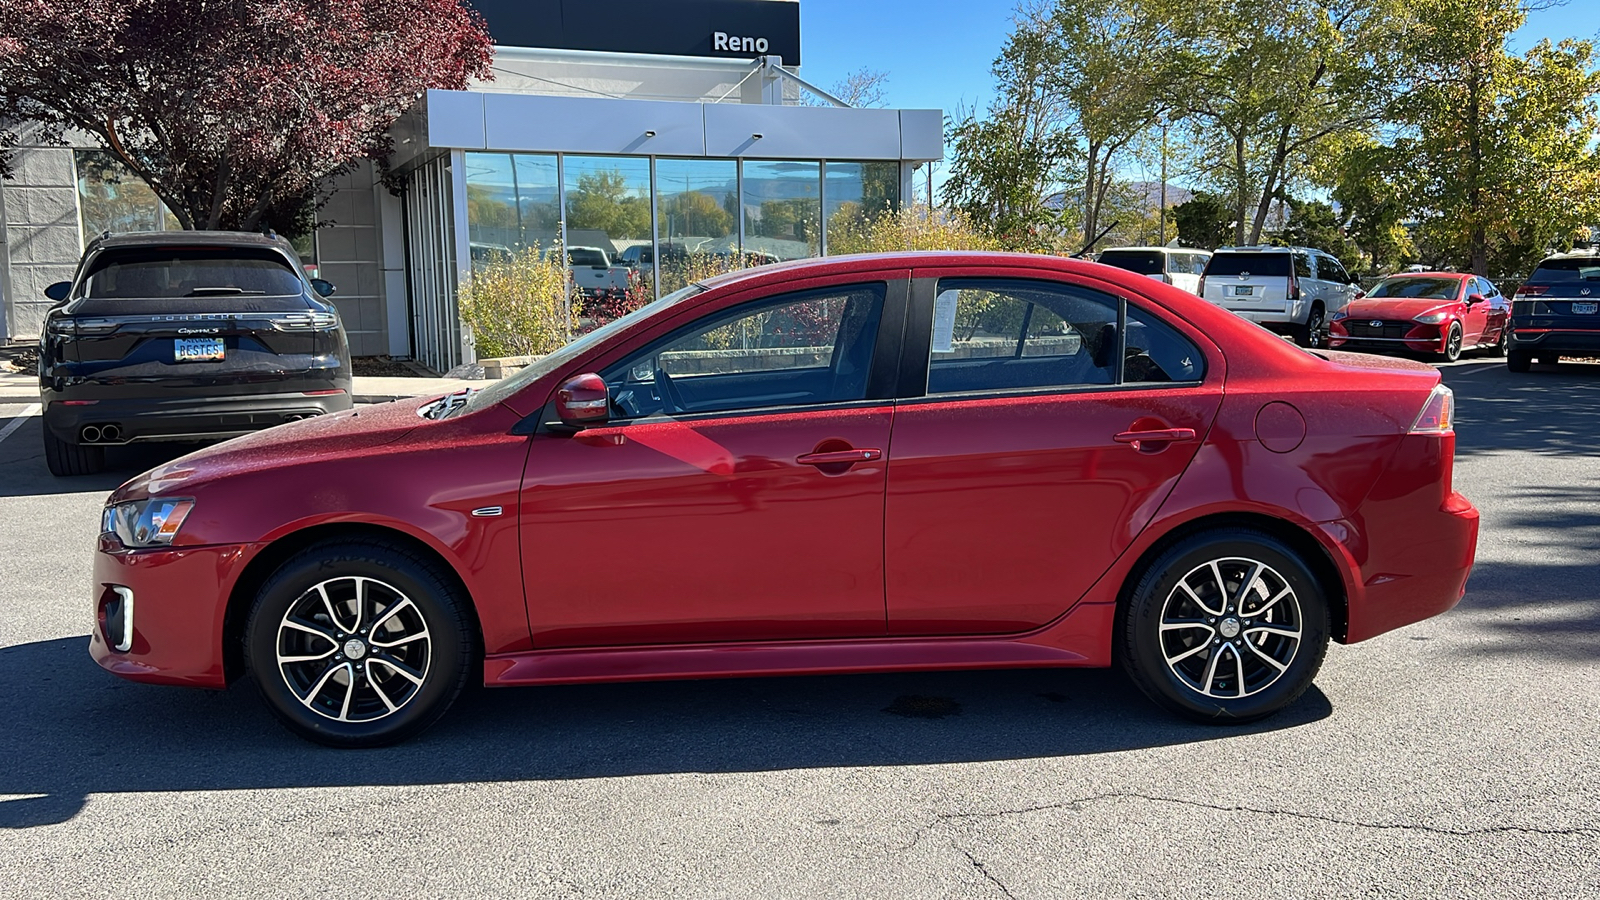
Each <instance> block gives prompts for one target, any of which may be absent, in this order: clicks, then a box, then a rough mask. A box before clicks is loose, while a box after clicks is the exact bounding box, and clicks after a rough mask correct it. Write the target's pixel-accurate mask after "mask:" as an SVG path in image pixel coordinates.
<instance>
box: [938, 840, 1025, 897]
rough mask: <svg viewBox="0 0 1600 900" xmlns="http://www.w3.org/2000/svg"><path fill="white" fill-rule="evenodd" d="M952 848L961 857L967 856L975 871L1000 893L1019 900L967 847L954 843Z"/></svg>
mask: <svg viewBox="0 0 1600 900" xmlns="http://www.w3.org/2000/svg"><path fill="white" fill-rule="evenodd" d="M950 846H952V847H955V848H956V849H957V850H959V851H960V852H961V855H962V856H965V857H966V858H967V862H969V863H971V864H972V867H973V868H974V869H976V870H978V874H979V875H982V876H983V877H984V878H985V879H987V880H988V881H989V883H990V884H992V885H994V886H995V887H997V888H999V889H1000V893H1002V894H1005V895H1006V896H1007V897H1010V898H1011V900H1017V897H1016V895H1015V894H1013V893H1011V890H1010V889H1009V888H1007V887H1006V886H1005V884H1004V883H1002V882H1001V881H1000V879H998V878H996V877H994V873H993V872H990V871H989V867H988V866H985V865H984V864H983V861H982V860H980V859H978V858H977V857H976V856H973V855H972V851H971V850H968V849H967V848H965V847H961V846H958V845H957V844H956V843H955V842H953V841H952V842H951V844H950Z"/></svg>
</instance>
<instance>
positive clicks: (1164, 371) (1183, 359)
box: [1122, 305, 1206, 384]
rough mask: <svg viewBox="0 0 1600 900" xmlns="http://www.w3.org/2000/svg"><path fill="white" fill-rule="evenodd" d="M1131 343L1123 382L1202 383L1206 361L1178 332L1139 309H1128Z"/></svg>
mask: <svg viewBox="0 0 1600 900" xmlns="http://www.w3.org/2000/svg"><path fill="white" fill-rule="evenodd" d="M1127 334H1128V337H1127V341H1126V346H1125V347H1124V349H1123V363H1122V380H1123V381H1124V382H1126V383H1128V384H1148V383H1151V382H1162V381H1200V380H1202V379H1204V378H1205V376H1206V359H1205V356H1203V355H1202V354H1201V353H1200V350H1199V348H1197V347H1195V345H1194V344H1192V343H1190V342H1189V339H1188V338H1186V337H1184V336H1183V335H1181V334H1179V333H1178V332H1177V330H1176V329H1174V328H1173V327H1172V326H1170V325H1168V324H1167V323H1165V322H1163V321H1161V320H1160V319H1157V318H1156V317H1155V316H1152V315H1151V314H1149V313H1148V312H1145V311H1144V310H1142V309H1140V308H1138V307H1137V306H1131V305H1130V306H1129V307H1128V328H1127Z"/></svg>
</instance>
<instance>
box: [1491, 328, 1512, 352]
mask: <svg viewBox="0 0 1600 900" xmlns="http://www.w3.org/2000/svg"><path fill="white" fill-rule="evenodd" d="M1510 352H1511V323H1510V322H1507V323H1506V324H1505V325H1503V326H1501V328H1500V339H1499V340H1497V341H1495V344H1494V347H1493V348H1491V349H1490V350H1489V355H1490V356H1505V355H1506V354H1508V353H1510Z"/></svg>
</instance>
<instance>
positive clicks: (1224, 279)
mask: <svg viewBox="0 0 1600 900" xmlns="http://www.w3.org/2000/svg"><path fill="white" fill-rule="evenodd" d="M1358 292H1359V289H1358V288H1357V287H1356V283H1355V279H1353V278H1351V277H1350V275H1349V273H1347V272H1346V271H1345V270H1344V266H1343V265H1342V264H1340V262H1339V260H1337V259H1335V258H1334V257H1332V256H1330V255H1328V254H1327V253H1324V252H1322V251H1321V250H1315V249H1312V248H1310V247H1223V248H1221V249H1220V250H1218V251H1217V252H1216V253H1215V254H1213V255H1212V257H1211V261H1210V262H1209V263H1207V264H1206V273H1205V275H1204V277H1202V278H1201V279H1200V296H1202V297H1204V298H1205V299H1206V300H1209V301H1210V302H1212V303H1215V304H1216V305H1218V306H1220V307H1222V308H1223V309H1226V310H1230V311H1232V312H1234V313H1236V314H1238V315H1239V316H1240V317H1242V318H1245V319H1249V320H1250V321H1252V322H1255V323H1256V324H1258V325H1261V326H1263V327H1265V328H1267V329H1268V330H1270V331H1275V332H1277V333H1279V334H1285V335H1288V336H1290V337H1292V338H1294V340H1295V342H1296V343H1298V344H1300V346H1302V347H1321V346H1324V345H1325V344H1326V343H1327V322H1328V319H1329V318H1331V317H1332V316H1333V314H1334V313H1336V312H1338V311H1339V310H1341V309H1344V308H1345V306H1346V305H1347V304H1348V303H1349V302H1350V301H1351V300H1354V299H1355V297H1356V294H1357V293H1358Z"/></svg>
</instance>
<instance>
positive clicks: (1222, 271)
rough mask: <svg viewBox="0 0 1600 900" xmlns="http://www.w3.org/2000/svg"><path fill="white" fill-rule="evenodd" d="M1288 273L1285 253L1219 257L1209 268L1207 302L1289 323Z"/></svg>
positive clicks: (1221, 255) (1227, 254)
mask: <svg viewBox="0 0 1600 900" xmlns="http://www.w3.org/2000/svg"><path fill="white" fill-rule="evenodd" d="M1289 272H1290V262H1289V254H1288V253H1286V252H1276V251H1275V252H1263V253H1252V252H1242V253H1218V254H1216V255H1215V256H1212V257H1211V262H1210V263H1208V264H1207V265H1206V293H1205V298H1206V299H1207V300H1210V301H1211V302H1212V303H1215V304H1217V305H1219V306H1221V307H1223V308H1224V309H1229V310H1233V311H1235V312H1254V313H1277V314H1279V316H1280V317H1283V318H1284V320H1285V321H1287V317H1286V310H1287V303H1288V299H1289ZM1274 321H1276V319H1274Z"/></svg>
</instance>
